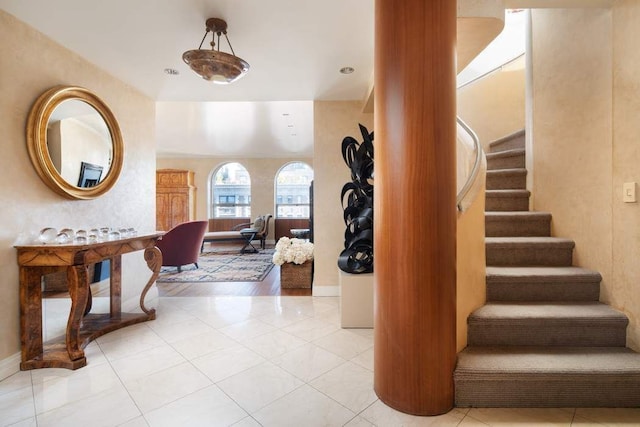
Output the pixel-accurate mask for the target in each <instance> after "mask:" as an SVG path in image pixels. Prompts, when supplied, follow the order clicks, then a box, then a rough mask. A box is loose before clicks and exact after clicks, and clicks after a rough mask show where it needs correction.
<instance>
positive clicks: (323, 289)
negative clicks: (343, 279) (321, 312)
mask: <svg viewBox="0 0 640 427" xmlns="http://www.w3.org/2000/svg"><path fill="white" fill-rule="evenodd" d="M312 293H313V296H314V297H339V296H340V287H339V286H314V287H313V291H312Z"/></svg>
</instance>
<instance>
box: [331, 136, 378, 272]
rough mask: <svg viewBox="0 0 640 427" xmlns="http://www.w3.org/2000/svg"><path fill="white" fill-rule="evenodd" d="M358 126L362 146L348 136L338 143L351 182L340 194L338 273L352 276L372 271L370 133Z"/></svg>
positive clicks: (371, 162) (371, 153)
mask: <svg viewBox="0 0 640 427" xmlns="http://www.w3.org/2000/svg"><path fill="white" fill-rule="evenodd" d="M359 126H360V132H361V133H362V138H363V141H362V143H358V141H356V140H355V138H353V137H350V136H347V137H346V138H344V139H343V140H342V158H343V159H344V162H345V163H346V164H347V166H348V167H349V169H351V182H347V183H346V184H345V185H344V187H342V193H341V194H340V200H341V202H342V208H343V210H344V214H343V217H344V223H345V225H346V226H347V228H346V230H345V232H344V250H343V251H342V252H341V253H340V256H339V257H338V267H339V268H340V270H342V271H344V272H347V273H355V274H360V273H371V272H373V132H371V133H369V131H368V130H367V128H366V127H364V126H362V125H359ZM345 202H346V207H345Z"/></svg>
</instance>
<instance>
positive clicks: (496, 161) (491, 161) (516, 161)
mask: <svg viewBox="0 0 640 427" xmlns="http://www.w3.org/2000/svg"><path fill="white" fill-rule="evenodd" d="M524 167H525V157H524V154H519V155H516V156H509V157H497V158H489V157H488V158H487V170H498V169H516V168H524Z"/></svg>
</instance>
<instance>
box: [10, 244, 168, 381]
mask: <svg viewBox="0 0 640 427" xmlns="http://www.w3.org/2000/svg"><path fill="white" fill-rule="evenodd" d="M161 236H162V233H156V234H149V235H141V236H135V237H128V238H123V239H118V240H112V241H105V242H100V243H91V244H82V245H80V244H78V245H76V244H65V245H56V244H50V245H21V246H15V248H16V249H17V251H18V265H19V266H20V340H21V344H22V362H21V363H20V369H21V370H23V371H24V370H28V369H37V368H67V369H78V368H81V367H83V366H85V365H86V364H87V359H86V357H85V355H84V350H83V349H84V348H85V347H86V346H87V344H89V343H90V342H91V341H93V340H94V339H96V338H98V337H99V336H101V335H104V334H106V333H108V332H111V331H114V330H116V329H120V328H123V327H125V326H129V325H133V324H136V323H140V322H145V321H147V320H153V319H155V317H156V313H155V309H153V308H151V309H149V308H147V307H145V305H144V298H145V296H146V294H147V292H148V291H149V288H151V286H152V285H153V283H154V282H155V280H156V279H157V277H158V274H159V273H160V267H161V266H162V254H161V253H160V250H159V249H158V248H156V247H155V244H156V241H157V240H158V239H159V238H160V237H161ZM139 250H144V259H145V261H146V262H147V266H148V267H149V269H150V270H151V271H152V275H151V278H150V279H149V281H148V282H147V284H146V285H145V287H144V289H143V290H142V293H141V295H140V308H141V309H142V311H143V313H123V312H122V309H121V303H122V302H121V294H122V292H121V291H122V279H121V269H122V254H126V253H129V252H134V251H139ZM104 260H110V265H111V276H110V277H111V278H110V282H111V283H110V292H109V294H110V304H109V305H110V312H109V313H104V314H103V313H99V314H94V313H89V314H86V315H85V314H84V313H85V307H86V306H87V303H88V301H89V298H90V295H91V294H90V289H89V276H88V266H89V265H91V264H95V263H97V262H100V261H104ZM65 270H66V272H67V285H68V288H69V295H70V297H71V309H70V312H69V320H68V321H67V328H66V334H65V336H64V337H63V338H61V339H59V340H52V341H49V342H46V343H43V339H42V286H41V282H42V276H44V275H46V274H50V273H56V272H59V271H65Z"/></svg>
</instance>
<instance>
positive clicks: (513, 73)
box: [457, 57, 525, 151]
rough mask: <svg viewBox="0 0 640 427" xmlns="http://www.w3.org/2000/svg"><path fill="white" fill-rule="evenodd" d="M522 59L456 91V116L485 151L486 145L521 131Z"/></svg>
mask: <svg viewBox="0 0 640 427" xmlns="http://www.w3.org/2000/svg"><path fill="white" fill-rule="evenodd" d="M524 62H525V60H524V57H522V58H520V59H518V60H516V61H514V62H512V63H511V64H509V65H507V66H505V67H504V68H503V69H502V70H500V71H496V72H494V73H492V74H490V75H488V76H485V77H484V78H482V79H480V80H477V81H475V82H473V83H471V84H469V85H467V86H464V87H462V88H460V89H458V105H457V109H458V116H459V117H460V118H462V120H463V121H464V122H465V123H467V124H468V125H469V127H470V128H471V129H473V131H474V132H475V133H476V135H478V138H479V139H480V143H481V144H482V147H483V148H484V149H485V151H488V148H489V143H490V142H491V141H494V140H496V139H498V138H501V137H503V136H507V135H510V134H512V133H514V132H516V131H518V130H521V129H524V117H525V114H524V107H525V102H524V100H525V72H524V71H525V64H524Z"/></svg>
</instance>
